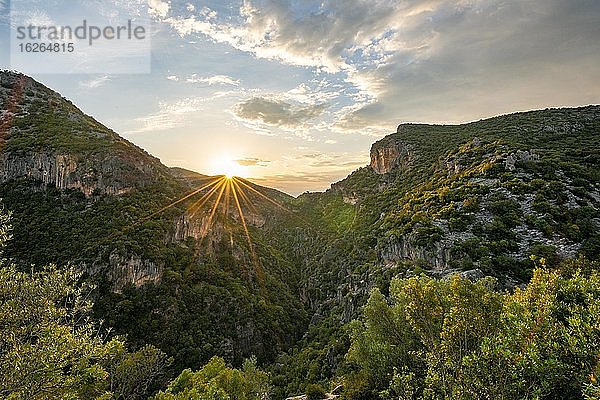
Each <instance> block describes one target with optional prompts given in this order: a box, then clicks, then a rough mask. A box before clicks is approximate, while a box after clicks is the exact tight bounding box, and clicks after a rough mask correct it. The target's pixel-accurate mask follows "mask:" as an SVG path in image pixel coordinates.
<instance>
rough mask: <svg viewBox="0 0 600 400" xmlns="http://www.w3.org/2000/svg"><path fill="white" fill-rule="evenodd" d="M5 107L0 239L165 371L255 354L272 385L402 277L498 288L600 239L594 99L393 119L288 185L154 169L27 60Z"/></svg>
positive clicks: (329, 346)
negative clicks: (79, 294) (75, 286)
mask: <svg viewBox="0 0 600 400" xmlns="http://www.w3.org/2000/svg"><path fill="white" fill-rule="evenodd" d="M0 110H1V114H0V144H1V152H0V197H2V199H3V205H4V207H5V208H6V209H8V210H10V211H11V212H12V224H13V239H12V240H11V242H10V243H9V245H8V247H7V249H6V255H7V256H8V257H11V258H12V259H14V260H15V261H16V262H18V263H19V265H20V266H21V267H22V268H29V267H30V264H32V263H34V264H40V265H41V264H45V263H47V262H49V261H51V262H56V263H59V264H66V263H76V264H77V265H79V266H81V268H83V269H84V270H85V271H86V272H87V273H88V274H89V275H90V277H91V279H93V280H95V282H96V283H97V284H98V286H99V288H98V291H97V292H96V293H95V296H96V315H97V316H98V317H99V318H102V319H104V320H105V321H106V322H107V324H108V325H109V326H112V327H114V330H115V333H117V334H127V335H128V337H129V342H130V343H132V344H133V346H134V347H139V346H142V345H143V344H145V343H152V344H155V345H156V346H158V347H160V348H161V349H162V350H164V351H165V352H166V353H168V354H169V355H171V356H173V357H175V360H176V365H175V369H176V370H180V369H182V368H185V367H191V368H199V367H200V366H201V365H203V364H204V363H205V362H206V361H207V360H208V359H210V357H211V356H213V355H220V356H223V357H224V358H225V359H226V360H227V361H228V362H232V363H234V364H235V365H240V363H241V362H242V360H243V359H244V358H247V357H250V356H251V355H256V356H258V358H259V361H260V362H261V363H262V364H269V365H270V366H271V372H272V374H273V377H274V382H275V386H276V388H277V393H276V394H277V395H278V396H281V397H283V396H285V395H288V394H292V393H300V392H301V391H302V390H304V387H305V386H306V384H307V383H309V382H324V381H327V380H328V379H330V378H332V377H333V376H334V375H335V373H336V371H338V370H340V368H341V369H343V368H344V359H345V358H344V357H345V354H346V352H347V349H348V345H349V338H348V334H347V331H346V330H345V328H344V327H345V324H346V323H347V322H349V321H351V320H352V319H354V318H356V317H357V315H358V314H359V312H360V309H361V307H362V306H363V305H364V304H365V301H366V299H367V297H368V295H369V292H370V291H371V289H372V288H374V287H378V288H380V289H381V291H382V293H383V294H387V292H388V289H389V283H390V280H391V279H392V278H393V277H395V276H400V277H405V276H411V275H415V274H420V273H426V274H429V275H433V276H438V277H444V276H448V275H450V274H453V273H461V274H463V275H465V276H468V277H470V278H473V279H478V278H480V277H482V276H484V275H492V276H495V277H496V278H498V280H499V286H500V288H508V289H510V288H513V287H514V286H515V285H520V284H523V283H525V282H527V280H528V279H529V275H530V271H531V268H532V266H533V265H534V262H533V261H532V259H531V258H530V257H531V256H532V255H534V256H535V257H538V258H540V257H543V258H545V260H546V265H548V266H553V265H555V264H556V263H558V262H559V261H560V260H561V259H564V258H576V257H579V256H581V255H583V256H586V257H589V258H592V259H598V257H599V256H600V233H599V231H600V213H599V209H600V156H599V154H600V145H599V143H600V107H599V106H589V107H582V108H577V109H553V110H540V111H532V112H527V113H517V114H511V115H505V116H500V117H496V118H491V119H487V120H482V121H478V122H473V123H470V124H463V125H455V126H438V125H417V124H406V125H400V126H399V127H398V131H397V132H396V133H394V134H392V135H389V136H387V137H385V138H383V139H381V140H380V141H378V142H376V143H375V144H374V145H373V146H372V149H371V164H370V165H369V166H366V167H364V168H361V169H359V170H357V171H355V172H354V173H352V174H351V175H349V176H348V177H347V178H346V179H344V180H342V181H340V182H338V183H335V184H333V185H332V187H331V189H330V190H328V191H327V192H324V193H307V194H304V195H301V196H299V197H298V198H292V197H290V196H287V195H286V194H284V193H281V192H278V191H276V190H273V189H269V188H264V187H260V186H258V185H255V184H253V183H251V182H250V181H246V180H242V179H236V180H226V179H224V178H223V177H210V176H206V175H202V174H197V173H195V172H191V171H186V170H183V169H179V168H167V167H166V166H164V165H162V164H161V163H160V161H159V160H158V159H156V158H154V157H152V156H151V155H149V154H147V153H146V152H144V151H143V150H142V149H139V148H138V147H136V146H135V145H133V144H131V143H129V142H127V141H126V140H124V139H122V138H120V137H119V136H118V135H117V134H116V133H115V132H113V131H111V130H110V129H108V128H106V127H104V126H102V125H101V124H100V123H98V122H97V121H95V120H93V119H92V118H90V117H88V116H85V115H84V114H83V113H81V112H80V111H79V110H78V109H77V108H76V107H75V106H74V105H72V104H71V103H70V102H69V101H67V100H65V99H64V98H62V97H61V96H60V95H59V94H57V93H55V92H53V91H52V90H50V89H48V88H46V87H45V86H43V85H41V84H39V83H37V82H35V81H34V80H32V79H31V78H28V77H25V76H23V75H19V74H15V73H9V72H1V73H0ZM234 189H235V192H234Z"/></svg>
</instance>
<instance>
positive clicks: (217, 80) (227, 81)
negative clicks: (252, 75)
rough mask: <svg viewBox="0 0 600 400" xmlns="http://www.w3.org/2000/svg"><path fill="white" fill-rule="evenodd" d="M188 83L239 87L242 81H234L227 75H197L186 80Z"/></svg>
mask: <svg viewBox="0 0 600 400" xmlns="http://www.w3.org/2000/svg"><path fill="white" fill-rule="evenodd" d="M185 81H186V82H188V83H207V84H208V85H210V86H212V85H231V86H239V84H240V81H239V80H236V79H233V78H232V77H230V76H227V75H214V76H209V77H200V76H198V75H197V74H192V76H190V77H188V78H186V80H185Z"/></svg>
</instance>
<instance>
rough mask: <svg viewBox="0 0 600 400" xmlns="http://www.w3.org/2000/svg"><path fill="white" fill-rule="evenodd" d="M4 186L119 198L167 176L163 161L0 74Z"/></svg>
mask: <svg viewBox="0 0 600 400" xmlns="http://www.w3.org/2000/svg"><path fill="white" fill-rule="evenodd" d="M0 110H2V112H1V114H0V139H1V140H0V182H6V181H9V180H14V179H22V178H25V179H30V180H32V181H36V182H39V183H42V184H44V185H54V186H56V187H57V188H59V189H77V190H81V191H82V192H83V193H84V194H85V195H86V196H90V195H92V193H94V194H109V195H119V194H123V193H127V192H130V191H131V190H133V189H134V188H136V187H142V186H145V185H148V184H151V183H154V182H156V181H157V180H158V179H160V178H161V177H162V178H164V177H166V176H167V175H168V170H167V168H166V167H164V166H163V165H162V164H160V162H159V160H158V159H156V158H154V157H152V156H150V155H149V154H147V153H146V152H145V151H143V150H142V149H140V148H138V147H136V146H135V145H133V144H131V143H130V142H128V141H126V140H124V139H123V138H121V137H119V136H118V135H117V134H116V133H114V132H113V131H111V130H110V129H108V128H106V127H104V126H103V125H101V124H99V123H98V122H96V121H95V120H93V119H92V118H91V117H88V116H86V115H84V114H83V113H82V112H81V111H80V110H78V109H77V108H76V107H75V106H73V104H71V103H70V102H69V101H68V100H66V99H64V98H63V97H61V96H60V95H59V94H57V93H56V92H53V91H52V90H50V89H48V88H47V87H45V86H43V85H42V84H40V83H38V82H36V81H34V80H33V79H31V78H29V77H26V76H24V75H20V74H16V73H12V72H6V71H3V72H0Z"/></svg>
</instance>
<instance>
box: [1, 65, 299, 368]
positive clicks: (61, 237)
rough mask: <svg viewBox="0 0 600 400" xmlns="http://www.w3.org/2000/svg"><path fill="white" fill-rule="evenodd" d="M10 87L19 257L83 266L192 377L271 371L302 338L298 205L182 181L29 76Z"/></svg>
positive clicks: (5, 100) (4, 184)
mask: <svg viewBox="0 0 600 400" xmlns="http://www.w3.org/2000/svg"><path fill="white" fill-rule="evenodd" d="M0 88H1V89H0V90H1V91H0V104H1V107H0V108H1V109H2V125H1V127H2V131H1V135H2V148H1V156H0V196H1V197H2V200H3V206H4V207H5V209H7V210H9V211H10V212H11V213H12V220H11V222H12V226H13V229H12V240H11V241H10V243H9V244H8V246H7V248H6V250H5V256H7V257H10V258H12V259H13V260H14V261H15V262H17V264H18V265H20V266H21V267H22V268H23V269H29V268H30V265H31V264H36V265H45V264H47V263H48V262H54V263H57V264H60V265H64V264H67V263H75V264H77V265H79V266H81V268H83V269H84V270H85V271H86V273H87V274H88V275H90V276H91V277H92V279H93V280H94V281H96V282H97V284H98V286H99V288H98V291H97V293H96V297H97V301H96V312H97V314H98V316H99V317H100V318H103V319H106V320H107V322H108V323H109V324H110V326H112V327H114V330H115V332H116V333H118V334H128V335H129V339H130V340H129V341H130V343H132V345H133V346H142V345H143V344H144V343H146V342H152V343H155V344H156V345H157V346H159V347H160V348H161V349H163V350H165V351H167V352H168V353H169V354H170V355H173V356H175V357H176V367H178V368H179V369H181V368H183V367H184V366H186V367H187V366H190V367H196V368H198V367H200V366H201V365H203V364H204V362H205V361H207V360H208V359H209V358H210V357H211V356H212V355H213V354H220V355H222V356H224V357H225V358H226V359H227V360H228V361H231V362H236V363H239V362H241V361H242V360H243V359H244V358H247V357H250V356H251V355H253V354H256V355H258V356H259V360H261V361H263V362H264V361H268V360H270V359H273V358H274V357H275V356H276V355H277V354H278V353H279V352H281V351H284V350H286V349H287V348H288V347H289V346H290V345H291V343H292V342H294V341H295V340H296V339H297V338H299V337H300V336H301V335H302V333H303V332H304V330H305V328H306V324H307V323H308V319H307V315H306V312H305V310H304V308H303V306H302V304H301V301H300V299H299V297H298V296H297V293H298V291H299V290H298V287H297V286H298V280H299V277H298V276H299V273H298V272H297V269H296V268H295V266H294V265H293V264H291V262H290V261H289V260H288V259H286V258H284V257H283V256H282V255H281V252H280V251H279V250H278V248H277V247H276V242H277V241H274V240H271V237H272V236H275V235H276V232H277V230H278V229H280V226H279V221H280V220H291V221H294V220H297V219H295V218H296V217H295V216H294V215H293V213H292V212H291V210H290V209H289V208H288V206H287V204H288V203H290V202H291V201H292V200H293V198H292V197H290V196H288V195H286V194H284V193H281V192H278V191H275V190H273V189H268V188H263V187H260V186H257V185H255V184H253V183H251V182H249V181H245V180H242V179H236V180H235V182H233V181H228V180H226V179H225V178H224V177H209V176H205V175H201V174H196V173H193V172H191V171H185V170H182V169H173V168H168V167H166V166H164V165H163V164H161V163H160V161H159V160H158V159H156V158H155V157H152V156H151V155H149V154H147V153H146V152H145V151H143V150H142V149H140V148H138V147H137V146H135V145H133V144H132V143H130V142H128V141H126V140H125V139H123V138H121V137H120V136H118V135H117V134H116V133H115V132H113V131H112V130H110V129H108V128H106V127H104V126H103V125H101V124H100V123H98V122H97V121H95V120H94V119H93V118H91V117H89V116H86V115H84V114H83V113H82V112H81V111H80V110H78V109H77V108H76V107H75V106H73V104H72V103H70V102H69V101H68V100H66V99H64V98H63V97H61V96H60V95H59V94H57V93H55V92H53V91H52V90H50V89H48V88H46V87H45V86H43V85H42V84H40V83H38V82H36V81H34V80H33V79H31V78H29V77H26V76H23V75H20V74H16V73H12V72H2V73H1V74H0ZM233 186H235V187H236V188H237V196H238V198H237V202H239V203H240V209H242V210H243V211H241V212H240V211H238V207H237V204H236V201H234V200H236V199H234V196H233V193H231V191H232V188H233ZM219 193H221V195H220V197H219ZM218 198H220V202H219V201H218ZM201 200H203V201H202V202H201ZM201 203H203V204H201ZM242 215H243V217H242ZM242 220H243V221H244V223H242ZM246 229H247V231H248V233H246ZM145 284H146V285H145ZM272 321H279V322H278V323H272Z"/></svg>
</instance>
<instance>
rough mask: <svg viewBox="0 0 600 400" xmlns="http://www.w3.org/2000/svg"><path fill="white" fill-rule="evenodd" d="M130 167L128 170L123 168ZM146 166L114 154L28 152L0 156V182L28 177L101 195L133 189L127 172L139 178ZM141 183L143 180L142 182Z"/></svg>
mask: <svg viewBox="0 0 600 400" xmlns="http://www.w3.org/2000/svg"><path fill="white" fill-rule="evenodd" d="M126 169H130V171H126ZM147 169H149V168H147V167H145V166H143V165H139V166H129V168H127V167H126V166H125V165H123V163H122V162H121V160H119V159H118V158H116V157H111V156H105V157H99V159H83V158H82V157H79V156H77V155H72V154H56V153H51V152H50V153H38V152H35V153H30V154H14V153H12V154H11V153H8V154H7V153H4V154H1V155H0V182H7V181H10V180H13V179H22V178H27V179H31V180H34V181H38V182H41V183H43V184H44V185H54V186H56V187H57V188H58V189H61V190H63V189H78V190H81V191H82V192H83V193H84V194H85V195H86V196H90V195H91V194H92V193H93V192H94V191H100V193H102V194H108V195H120V194H123V193H127V192H129V191H131V190H132V188H133V186H134V184H136V185H138V184H139V183H140V181H137V182H134V181H132V180H131V179H129V178H128V176H127V175H132V173H133V175H137V176H138V177H142V175H144V174H145V173H146V172H149V171H145V170H147ZM142 182H143V181H142Z"/></svg>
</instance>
